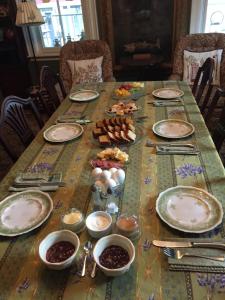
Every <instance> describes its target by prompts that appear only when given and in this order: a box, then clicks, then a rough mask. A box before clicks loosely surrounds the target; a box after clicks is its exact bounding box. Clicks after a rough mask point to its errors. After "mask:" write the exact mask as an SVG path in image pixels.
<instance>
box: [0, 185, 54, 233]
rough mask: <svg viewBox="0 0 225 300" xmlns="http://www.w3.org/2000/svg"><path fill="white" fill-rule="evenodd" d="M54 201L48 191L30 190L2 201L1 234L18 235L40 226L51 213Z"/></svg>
mask: <svg viewBox="0 0 225 300" xmlns="http://www.w3.org/2000/svg"><path fill="white" fill-rule="evenodd" d="M52 209H53V202H52V199H51V198H50V196H49V195H48V194H47V193H43V192H41V191H37V190H28V191H25V192H21V193H16V194H14V195H12V196H9V197H7V198H5V199H4V200H3V201H2V202H1V203H0V235H4V236H16V235H20V234H23V233H26V232H29V231H31V230H33V229H35V228H37V227H39V226H40V225H41V224H42V223H43V222H44V221H45V220H46V219H47V218H48V217H49V215H50V213H51V211H52Z"/></svg>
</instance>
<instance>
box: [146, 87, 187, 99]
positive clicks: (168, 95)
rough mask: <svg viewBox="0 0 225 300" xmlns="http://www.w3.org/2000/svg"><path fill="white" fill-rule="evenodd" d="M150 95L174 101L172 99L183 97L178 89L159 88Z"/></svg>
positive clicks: (182, 93)
mask: <svg viewBox="0 0 225 300" xmlns="http://www.w3.org/2000/svg"><path fill="white" fill-rule="evenodd" d="M152 95H153V96H155V97H157V98H161V99H174V98H178V97H182V96H183V95H184V92H183V91H181V90H179V89H173V88H161V89H157V90H154V91H153V92H152Z"/></svg>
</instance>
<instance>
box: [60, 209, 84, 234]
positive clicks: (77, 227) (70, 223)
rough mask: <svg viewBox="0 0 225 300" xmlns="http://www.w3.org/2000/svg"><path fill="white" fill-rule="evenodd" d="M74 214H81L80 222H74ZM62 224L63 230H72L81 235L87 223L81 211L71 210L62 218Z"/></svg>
mask: <svg viewBox="0 0 225 300" xmlns="http://www.w3.org/2000/svg"><path fill="white" fill-rule="evenodd" d="M73 214H79V216H80V220H78V221H76V220H73V217H72V215H73ZM69 216H71V219H69ZM61 222H62V228H63V229H67V230H71V231H73V232H75V233H80V232H81V231H83V230H84V229H85V221H84V216H83V214H82V212H81V211H79V210H78V209H76V208H71V209H70V210H69V211H67V212H66V213H65V214H64V215H63V216H62V218H61Z"/></svg>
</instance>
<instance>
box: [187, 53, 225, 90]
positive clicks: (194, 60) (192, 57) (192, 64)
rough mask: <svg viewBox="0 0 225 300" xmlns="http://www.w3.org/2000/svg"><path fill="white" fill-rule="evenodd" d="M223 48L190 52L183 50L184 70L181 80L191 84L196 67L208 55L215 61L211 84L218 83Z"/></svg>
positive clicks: (201, 63) (200, 64)
mask: <svg viewBox="0 0 225 300" xmlns="http://www.w3.org/2000/svg"><path fill="white" fill-rule="evenodd" d="M222 52H223V49H217V50H212V51H207V52H192V51H188V50H184V72H183V80H185V81H187V82H188V84H193V82H194V80H195V77H196V74H197V71H198V68H199V67H200V66H202V65H203V63H204V62H205V60H206V59H207V58H208V57H212V58H213V59H214V61H215V67H214V72H213V84H214V85H220V63H221V57H222Z"/></svg>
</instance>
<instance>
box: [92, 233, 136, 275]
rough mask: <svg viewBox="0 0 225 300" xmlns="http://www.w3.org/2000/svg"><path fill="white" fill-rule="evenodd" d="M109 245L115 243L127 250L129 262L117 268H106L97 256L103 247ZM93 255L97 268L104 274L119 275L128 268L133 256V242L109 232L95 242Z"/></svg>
mask: <svg viewBox="0 0 225 300" xmlns="http://www.w3.org/2000/svg"><path fill="white" fill-rule="evenodd" d="M110 245H117V246H120V247H122V248H124V249H125V250H127V252H128V254H129V257H130V261H129V263H128V264H126V265H125V266H124V267H122V268H118V269H108V268H106V267H104V266H102V265H101V264H100V262H99V257H100V255H101V254H102V252H103V251H104V249H105V248H107V247H108V246H110ZM93 256H94V260H95V261H96V264H97V265H98V266H99V268H100V269H101V270H102V271H103V272H104V274H105V275H106V276H113V277H115V276H120V275H122V274H124V273H125V272H127V271H128V270H129V268H130V266H131V264H132V262H133V261H134V258H135V248H134V245H133V243H132V242H131V241H130V240H129V239H128V238H126V237H124V236H122V235H119V234H111V235H108V236H105V237H103V238H101V239H100V240H99V241H98V242H97V243H96V245H95V248H94V250H93Z"/></svg>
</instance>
